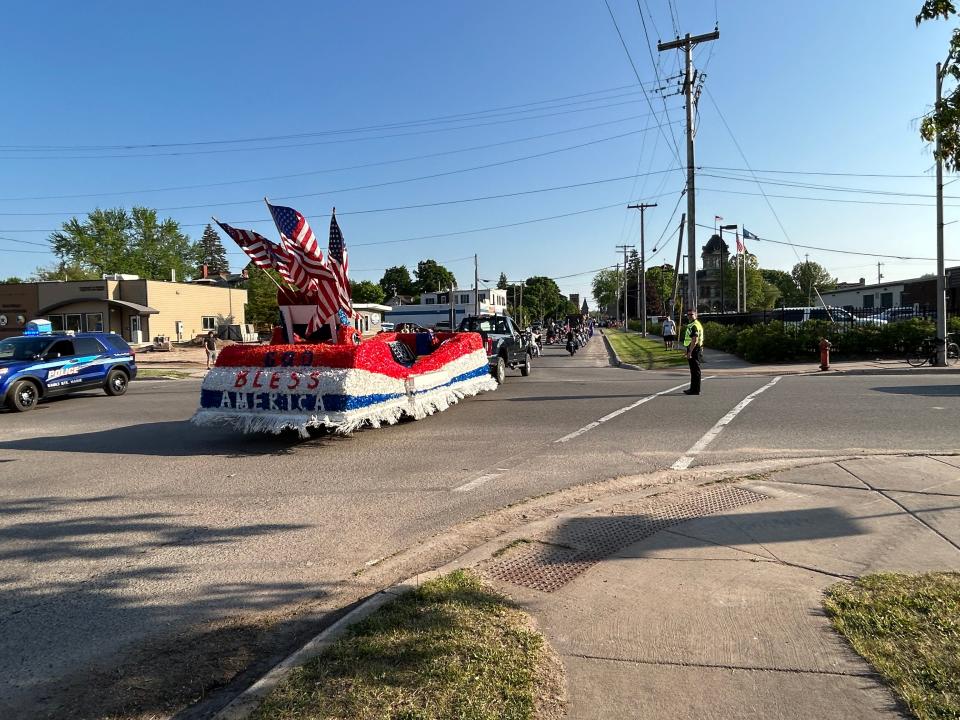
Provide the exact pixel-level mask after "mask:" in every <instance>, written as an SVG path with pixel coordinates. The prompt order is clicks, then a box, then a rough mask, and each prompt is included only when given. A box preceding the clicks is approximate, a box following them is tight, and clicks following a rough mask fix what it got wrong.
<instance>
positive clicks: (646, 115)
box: [0, 113, 651, 202]
mask: <svg viewBox="0 0 960 720" xmlns="http://www.w3.org/2000/svg"><path fill="white" fill-rule="evenodd" d="M650 115H651V114H650V113H643V114H641V115H630V116H628V117H625V118H620V119H618V120H607V121H605V122H601V123H592V124H590V125H583V126H580V127H577V128H569V129H567V130H557V131H554V132H549V133H541V134H539V135H530V136H527V137H523V138H515V139H512V140H504V141H501V142H496V143H488V144H485V145H473V146H471V147H466V148H457V149H454V150H444V151H441V152H435V153H427V154H425V155H412V156H408V157H403V158H395V159H392V160H380V161H377V162H371V163H361V164H359V165H346V166H344V167H338V168H325V169H323V170H311V171H309V172H300V173H290V174H287V175H268V176H266V177H257V178H247V179H244V180H228V181H223V182H215V183H201V184H194V185H177V186H169V187H161V188H148V189H144V190H117V191H112V192H98V193H78V194H72V195H41V196H28V197H14V198H0V202H21V201H24V200H64V199H72V198H88V197H109V196H111V195H140V194H147V193H155V192H171V191H177V190H197V189H203V188H212V187H224V186H228V185H242V184H246V183H255V182H270V181H274V180H288V179H292V178H301V177H312V176H314V175H324V174H327V173H334V172H343V171H346V170H360V169H364V168H370V167H380V166H383V165H393V164H397V163H404V162H412V161H414V160H426V159H430V158H435V157H443V156H446V155H455V154H458V153H465V152H472V151H475V150H488V149H490V148H494V147H500V146H503V145H512V144H514V143H521V142H530V141H532V140H541V139H543V138H547V137H553V136H555V135H565V134H568V133H573V132H579V131H581V130H591V129H593V128H598V127H604V126H606V125H615V124H617V123H622V122H628V121H630V120H637V119H640V118H649V117H650Z"/></svg>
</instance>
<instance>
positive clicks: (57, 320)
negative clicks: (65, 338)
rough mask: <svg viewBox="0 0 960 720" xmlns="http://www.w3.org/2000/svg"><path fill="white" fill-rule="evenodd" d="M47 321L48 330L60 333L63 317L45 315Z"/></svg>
mask: <svg viewBox="0 0 960 720" xmlns="http://www.w3.org/2000/svg"><path fill="white" fill-rule="evenodd" d="M47 320H49V321H50V329H51V330H53V331H54V332H62V331H63V330H64V327H63V315H47Z"/></svg>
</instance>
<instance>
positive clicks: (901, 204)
mask: <svg viewBox="0 0 960 720" xmlns="http://www.w3.org/2000/svg"><path fill="white" fill-rule="evenodd" d="M699 189H700V190H704V191H706V192H715V193H723V194H725V195H746V196H751V197H764V198H782V199H784V200H810V201H813V202H831V203H844V204H850V205H892V206H894V207H935V205H936V204H935V203H915V202H894V201H886V200H846V199H843V198H825V197H810V196H808V195H778V194H775V193H768V192H766V191H764V190H763V189H762V188H761V191H760V192H758V193H752V192H746V191H745V190H721V189H719V188H705V187H701V188H699ZM944 207H960V204H956V203H954V204H947V205H944ZM7 232H10V231H7Z"/></svg>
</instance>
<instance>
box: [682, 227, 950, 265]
mask: <svg viewBox="0 0 960 720" xmlns="http://www.w3.org/2000/svg"><path fill="white" fill-rule="evenodd" d="M697 225H698V226H699V227H702V228H709V229H711V230H713V226H712V225H701V224H700V223H697ZM752 240H759V241H760V242H766V243H773V244H774V245H789V246H791V247H794V248H798V247H799V248H803V249H804V250H820V251H822V252H830V253H837V254H838V255H859V256H863V257H877V258H890V259H891V260H918V261H924V262H927V261H935V260H936V258H927V257H913V256H910V255H885V254H884V253H877V252H863V251H860V250H838V249H837V248H828V247H820V246H818V245H802V244H800V243H795V242H793V241H789V242H787V241H783V240H771V239H770V238H762V237H756V238H751V241H752ZM797 259H798V260H799V256H798V257H797ZM947 260H948V261H949V262H960V259H955V258H947Z"/></svg>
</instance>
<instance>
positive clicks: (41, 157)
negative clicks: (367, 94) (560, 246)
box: [4, 99, 652, 160]
mask: <svg viewBox="0 0 960 720" xmlns="http://www.w3.org/2000/svg"><path fill="white" fill-rule="evenodd" d="M637 102H640V100H639V99H636V100H626V101H624V102H618V103H610V104H608V105H598V106H596V107H590V108H579V109H575V110H564V111H562V112H556V113H545V114H541V115H531V116H529V117H521V118H508V119H505V120H495V121H492V122H482V123H473V124H468V125H458V126H456V127H447V128H433V129H427V130H415V131H413V132H402V133H391V134H386V135H371V136H368V137H357V138H341V139H337V140H318V141H315V142H300V143H292V144H286V145H266V146H258V147H243V148H221V149H217V150H183V151H177V152H161V153H125V154H112V155H31V156H17V157H12V156H6V157H4V159H5V160H102V159H110V158H145V157H147V158H150V157H176V156H186V155H214V154H222V153H236V152H255V151H261V150H282V149H285V148H303V147H316V146H319V145H339V144H343V143H356V142H366V141H368V140H385V139H392V138H398V137H411V136H414V135H430V134H434V133H441V132H455V131H457V130H469V129H472V128H478V127H491V126H493V125H503V124H505V123H513V122H524V121H527V120H541V119H543V118H549V117H556V116H558V115H571V114H573V113H578V112H590V111H593V110H605V109H608V108H613V107H621V106H623V105H632V104H634V103H637ZM651 111H652V108H651Z"/></svg>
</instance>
